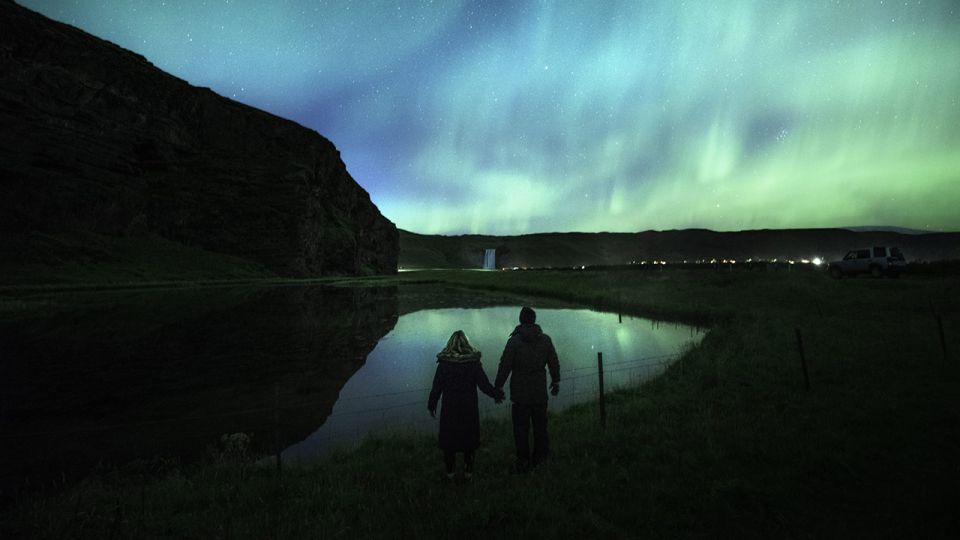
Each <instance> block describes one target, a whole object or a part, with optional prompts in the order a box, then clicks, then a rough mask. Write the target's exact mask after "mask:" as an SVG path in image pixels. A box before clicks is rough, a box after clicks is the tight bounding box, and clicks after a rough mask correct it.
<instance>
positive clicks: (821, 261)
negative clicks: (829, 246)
mask: <svg viewBox="0 0 960 540" xmlns="http://www.w3.org/2000/svg"><path fill="white" fill-rule="evenodd" d="M813 264H815V265H817V266H820V265H821V264H823V259H821V258H820V257H814V258H813Z"/></svg>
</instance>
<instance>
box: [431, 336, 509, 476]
mask: <svg viewBox="0 0 960 540" xmlns="http://www.w3.org/2000/svg"><path fill="white" fill-rule="evenodd" d="M477 388H480V390H481V391H482V392H483V393H484V394H486V395H488V396H490V397H492V398H493V399H494V400H496V402H497V403H500V402H501V401H503V397H504V394H503V390H500V389H498V388H494V386H493V385H492V384H490V379H488V378H487V374H486V373H484V371H483V367H482V366H481V365H480V351H478V350H476V349H474V348H473V346H472V345H470V341H469V340H467V336H466V334H464V333H463V330H457V331H456V332H454V333H453V335H451V336H450V339H449V340H448V341H447V346H446V347H444V349H443V350H442V351H440V352H439V353H438V354H437V373H436V374H435V375H434V377H433V388H431V389H430V399H429V401H428V402H427V410H429V411H430V416H433V417H436V410H437V401H440V400H441V397H442V404H443V407H441V408H440V437H439V443H440V449H441V450H443V458H444V464H445V465H446V471H447V478H449V479H450V480H453V478H454V470H455V468H456V463H457V453H458V452H463V476H464V478H466V479H468V480H469V479H470V477H471V476H472V474H473V453H474V451H475V450H476V449H477V447H478V446H480V408H479V407H478V406H477Z"/></svg>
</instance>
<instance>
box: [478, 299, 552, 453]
mask: <svg viewBox="0 0 960 540" xmlns="http://www.w3.org/2000/svg"><path fill="white" fill-rule="evenodd" d="M536 321H537V313H536V312H535V311H533V309H531V308H529V307H526V306H524V307H523V309H521V310H520V324H519V325H518V326H517V327H516V328H514V330H513V332H512V333H511V334H510V339H509V340H507V345H506V347H504V349H503V355H502V356H501V357H500V367H499V368H498V369H497V378H496V382H494V386H496V387H497V388H498V389H501V388H503V384H504V383H505V382H507V377H510V401H512V402H513V410H512V413H513V438H514V442H515V443H516V446H517V470H518V471H520V472H524V471H527V470H528V469H529V468H530V467H531V466H536V465H538V464H540V463H541V462H542V461H543V460H544V459H546V457H547V455H548V454H549V453H550V440H549V437H548V436H547V374H546V370H545V369H544V368H549V369H550V393H551V394H553V395H554V396H555V395H557V393H558V392H559V391H560V362H559V361H558V360H557V351H556V349H554V348H553V341H551V340H550V336H548V335H547V334H544V333H543V330H541V329H540V325H538V324H536ZM511 374H512V376H511ZM531 424H533V454H531V453H530V439H529V433H530V426H531Z"/></svg>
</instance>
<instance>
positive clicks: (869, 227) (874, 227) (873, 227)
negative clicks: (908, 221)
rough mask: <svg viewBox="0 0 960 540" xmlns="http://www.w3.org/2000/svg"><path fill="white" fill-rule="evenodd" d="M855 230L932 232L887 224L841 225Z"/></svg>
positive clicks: (903, 232)
mask: <svg viewBox="0 0 960 540" xmlns="http://www.w3.org/2000/svg"><path fill="white" fill-rule="evenodd" d="M841 228H843V229H849V230H851V231H856V232H878V231H882V232H898V233H900V234H933V231H924V230H920V229H909V228H907V227H890V226H887V225H862V226H859V227H841Z"/></svg>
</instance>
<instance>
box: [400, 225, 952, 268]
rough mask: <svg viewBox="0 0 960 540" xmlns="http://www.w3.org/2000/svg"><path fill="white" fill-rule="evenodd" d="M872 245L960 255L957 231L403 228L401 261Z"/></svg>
mask: <svg viewBox="0 0 960 540" xmlns="http://www.w3.org/2000/svg"><path fill="white" fill-rule="evenodd" d="M873 245H892V246H897V247H899V248H900V249H901V250H903V252H904V255H905V256H906V257H907V259H908V260H911V261H914V260H928V261H929V260H944V259H960V233H924V234H903V233H899V232H890V231H864V232H858V231H852V230H849V229H840V228H837V229H760V230H750V231H736V232H717V231H711V230H707V229H684V230H668V231H644V232H637V233H606V232H602V233H540V234H526V235H518V236H491V235H460V236H439V235H423V234H417V233H412V232H409V231H404V230H401V231H400V267H401V268H480V267H481V266H482V263H483V255H484V251H485V250H486V249H496V250H497V251H496V256H497V257H496V265H497V267H500V268H504V267H507V268H510V267H514V266H516V267H528V268H539V267H574V266H581V265H620V264H630V263H631V262H641V261H648V262H650V261H654V260H658V261H659V260H663V261H668V262H670V261H672V262H678V261H684V260H686V261H696V260H711V259H734V260H738V261H744V260H747V259H754V260H757V259H763V260H770V259H780V260H784V259H794V260H801V259H813V258H814V257H820V258H822V259H824V260H831V259H837V258H840V257H842V256H843V255H844V254H845V253H846V252H847V251H849V250H851V249H854V248H857V247H866V246H873Z"/></svg>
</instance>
